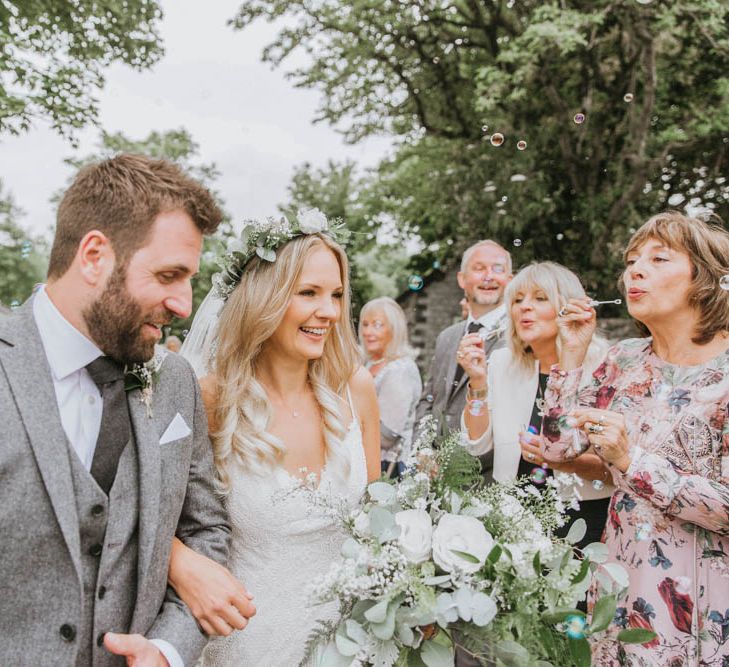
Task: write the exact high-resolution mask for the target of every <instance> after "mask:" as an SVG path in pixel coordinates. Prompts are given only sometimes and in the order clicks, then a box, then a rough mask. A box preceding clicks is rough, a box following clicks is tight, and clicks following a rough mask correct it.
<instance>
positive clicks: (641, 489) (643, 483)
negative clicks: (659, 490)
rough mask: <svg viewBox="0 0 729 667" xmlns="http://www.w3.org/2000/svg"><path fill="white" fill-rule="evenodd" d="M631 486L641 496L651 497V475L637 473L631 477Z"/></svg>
mask: <svg viewBox="0 0 729 667" xmlns="http://www.w3.org/2000/svg"><path fill="white" fill-rule="evenodd" d="M631 486H632V487H633V488H634V489H635V492H636V493H639V494H640V495H641V496H644V497H645V496H652V495H653V481H652V480H651V474H650V473H649V472H638V473H636V474H635V475H633V479H632V481H631Z"/></svg>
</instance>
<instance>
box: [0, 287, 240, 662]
mask: <svg viewBox="0 0 729 667" xmlns="http://www.w3.org/2000/svg"><path fill="white" fill-rule="evenodd" d="M128 401H129V410H130V415H131V420H132V426H133V429H134V433H135V437H136V445H137V451H138V463H139V480H138V484H139V489H138V491H139V524H138V530H139V535H138V546H139V553H138V572H137V581H136V591H137V596H136V601H135V603H134V613H133V617H132V622H131V626H130V627H129V628H127V632H130V633H140V634H143V635H145V636H147V637H148V638H150V639H154V638H159V639H165V640H167V641H169V642H170V643H171V644H172V645H173V646H174V647H175V648H176V649H177V650H178V651H179V653H180V655H181V657H182V659H183V661H184V662H185V664H194V663H195V661H196V660H197V658H198V656H199V654H200V652H201V651H202V649H203V647H204V645H205V643H206V641H207V637H206V636H205V635H204V634H203V633H202V631H201V630H200V629H199V627H198V625H197V623H196V621H195V619H194V618H193V617H192V615H191V614H190V612H189V610H188V609H187V607H185V606H184V605H183V604H182V602H181V601H180V600H179V599H178V598H177V597H176V596H175V594H174V592H173V591H172V589H170V588H169V587H168V586H167V565H168V561H169V556H170V549H171V544H172V538H173V536H175V535H177V536H178V537H179V538H180V539H182V540H183V542H185V543H186V544H187V545H188V546H190V547H192V548H193V549H195V550H196V551H198V552H200V553H202V554H205V555H206V556H208V557H210V558H213V559H214V560H216V561H218V562H220V563H224V562H225V561H226V558H227V554H228V543H229V536H230V527H229V525H228V519H227V515H226V512H225V510H224V508H223V505H222V503H221V501H220V499H219V498H218V497H217V496H216V494H215V492H214V488H213V463H212V456H211V448H210V442H209V440H208V434H207V420H206V417H205V411H204V408H203V404H202V400H201V398H200V393H199V388H198V385H197V381H196V380H195V377H194V375H193V373H192V369H191V368H190V366H189V364H188V363H187V362H186V361H184V360H183V359H182V358H181V357H179V356H177V355H175V354H170V355H168V356H167V357H166V358H165V360H164V363H163V365H162V368H161V369H160V373H159V378H158V381H157V382H156V383H155V385H154V391H153V395H152V406H151V407H152V416H151V417H149V416H148V414H147V410H146V407H145V406H144V405H143V404H142V402H141V400H139V390H134V391H132V392H131V393H130V395H129V398H128ZM178 413H179V415H180V416H181V417H182V418H183V419H184V420H185V422H186V424H187V425H188V426H189V428H190V429H191V432H190V433H189V434H188V435H187V436H185V437H182V438H179V439H177V440H173V441H171V442H167V443H166V444H163V445H160V437H161V436H162V434H163V433H164V431H165V430H166V428H167V426H168V425H169V424H170V422H171V421H172V420H173V418H175V416H176V415H177V414H178ZM0 424H2V427H1V430H0V434H1V435H0V443H1V445H0V664H2V665H51V664H54V665H63V664H73V656H74V653H73V651H74V649H73V645H72V644H69V642H64V641H63V638H62V636H61V634H60V633H59V628H60V627H61V626H62V625H64V624H68V623H75V622H77V620H78V619H79V618H80V616H81V614H82V610H81V604H82V590H81V564H80V552H79V550H80V546H79V542H80V538H79V518H78V516H77V510H76V504H75V500H74V489H73V484H72V478H71V469H70V463H69V458H68V445H67V439H66V435H65V433H64V431H63V427H62V425H61V419H60V414H59V411H58V407H57V403H56V396H55V392H54V388H53V383H52V378H51V372H50V369H49V366H48V362H47V360H46V356H45V353H44V350H43V346H42V343H41V339H40V335H39V334H38V329H37V327H36V324H35V320H34V318H33V313H32V301H28V302H27V303H26V304H25V305H24V306H23V307H22V308H20V309H18V310H17V311H15V312H13V313H10V314H0ZM131 583H134V582H131Z"/></svg>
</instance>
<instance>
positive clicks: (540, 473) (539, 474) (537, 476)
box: [529, 468, 547, 484]
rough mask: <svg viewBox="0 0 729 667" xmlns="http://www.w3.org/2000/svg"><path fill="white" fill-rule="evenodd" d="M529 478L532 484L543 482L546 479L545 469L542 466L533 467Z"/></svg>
mask: <svg viewBox="0 0 729 667" xmlns="http://www.w3.org/2000/svg"><path fill="white" fill-rule="evenodd" d="M529 479H530V480H531V481H532V483H533V484H544V482H546V481H547V471H546V470H545V469H544V468H534V470H532V474H531V475H529Z"/></svg>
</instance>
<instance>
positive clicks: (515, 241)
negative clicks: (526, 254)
mask: <svg viewBox="0 0 729 667" xmlns="http://www.w3.org/2000/svg"><path fill="white" fill-rule="evenodd" d="M514 245H515V246H516V247H517V248H519V247H520V246H521V239H514Z"/></svg>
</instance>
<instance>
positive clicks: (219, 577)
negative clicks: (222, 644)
mask: <svg viewBox="0 0 729 667" xmlns="http://www.w3.org/2000/svg"><path fill="white" fill-rule="evenodd" d="M167 581H168V583H169V584H170V586H172V588H174V589H175V592H176V593H177V595H178V596H179V597H180V598H181V599H182V601H183V602H184V603H185V604H186V605H187V607H188V608H189V609H190V611H191V612H192V615H193V616H194V617H195V620H197V622H198V623H199V624H200V627H201V628H202V629H203V631H204V632H205V633H206V634H208V635H223V636H228V635H229V634H230V633H231V632H233V630H242V629H243V628H245V627H246V625H248V619H249V618H251V617H252V616H254V615H255V613H256V608H255V607H254V606H253V603H252V602H251V600H252V599H253V596H252V595H251V594H250V593H248V592H247V591H246V589H245V587H244V586H243V584H241V583H240V582H239V581H238V580H237V579H236V578H235V577H234V576H233V575H232V574H231V573H230V572H229V571H228V570H227V569H226V568H224V567H223V566H222V565H219V564H218V563H216V562H215V561H213V560H210V559H209V558H206V557H205V556H203V555H201V554H199V553H197V551H194V550H193V549H190V548H189V547H186V546H185V545H184V544H183V543H182V542H181V541H180V540H179V539H178V538H176V537H175V538H174V539H173V541H172V553H171V554H170V566H169V569H168V573H167Z"/></svg>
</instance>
